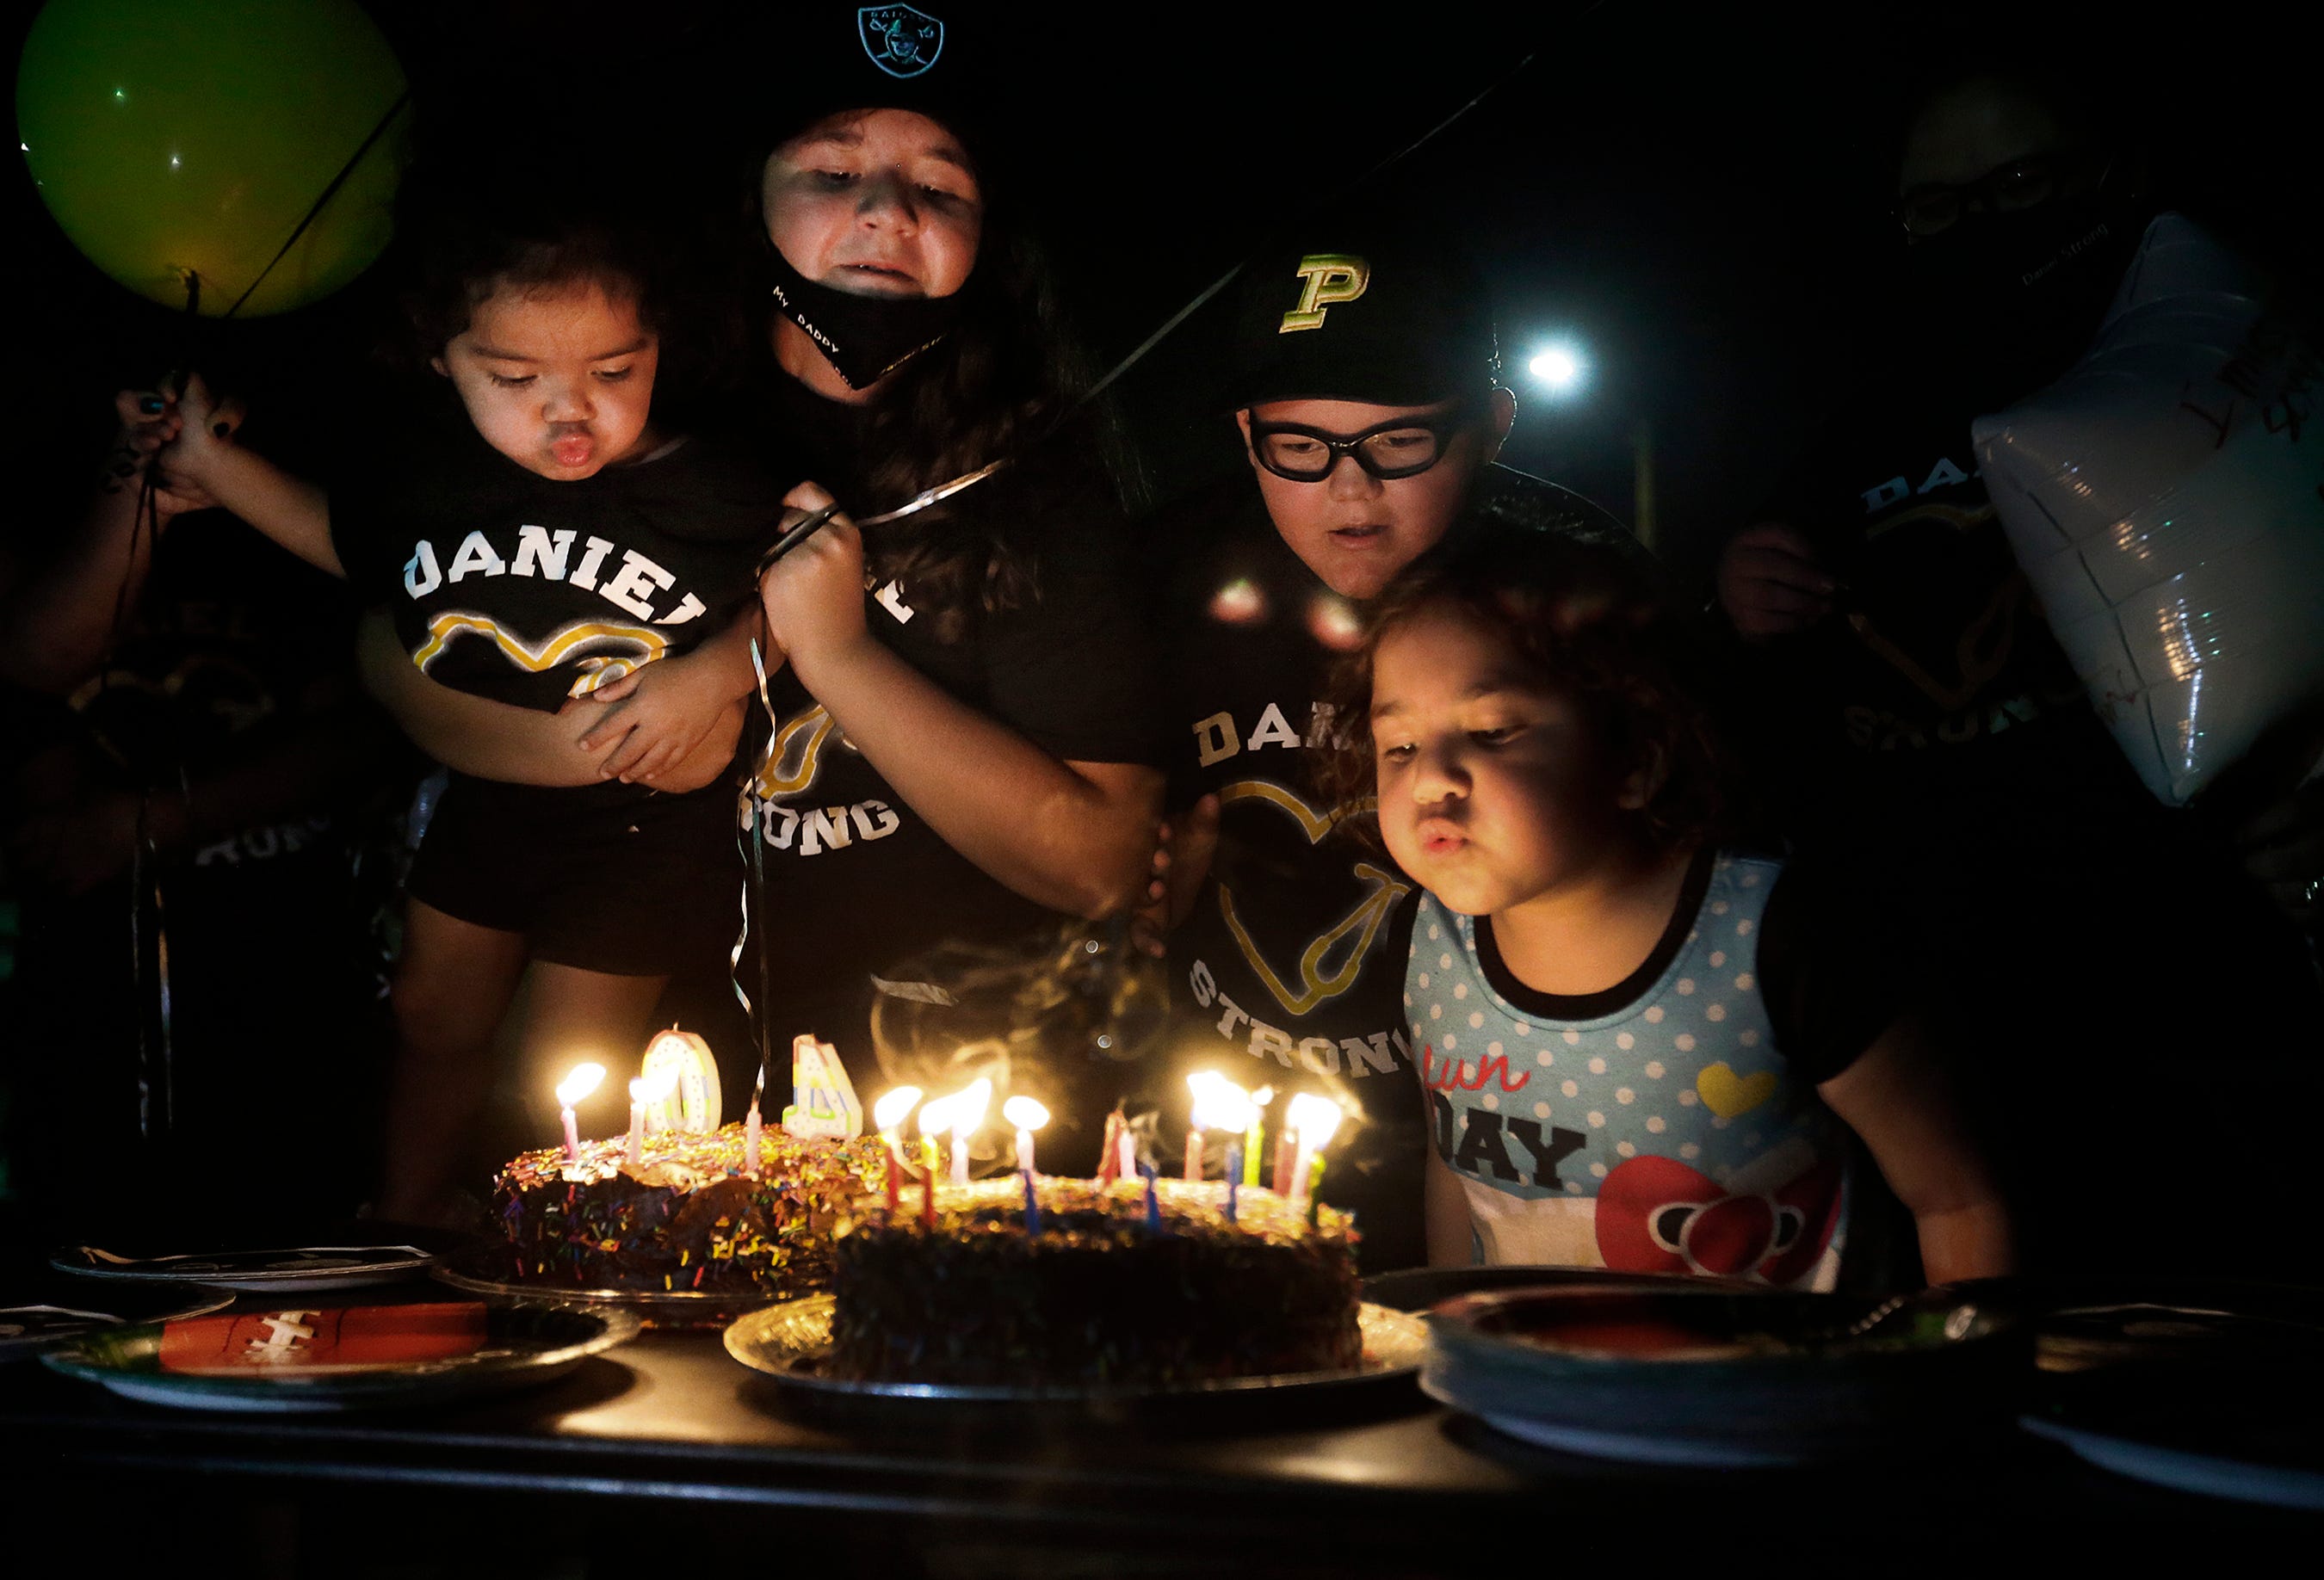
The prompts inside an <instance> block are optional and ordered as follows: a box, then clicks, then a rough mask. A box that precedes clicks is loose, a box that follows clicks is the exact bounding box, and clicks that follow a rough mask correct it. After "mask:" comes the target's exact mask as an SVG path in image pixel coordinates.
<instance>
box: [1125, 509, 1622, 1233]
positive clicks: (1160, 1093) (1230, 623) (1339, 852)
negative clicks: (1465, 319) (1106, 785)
mask: <svg viewBox="0 0 2324 1580" xmlns="http://www.w3.org/2000/svg"><path fill="white" fill-rule="evenodd" d="M1456 529H1457V530H1470V531H1473V530H1512V531H1519V530H1538V531H1557V532H1563V533H1569V534H1572V535H1574V536H1577V537H1585V538H1589V539H1591V540H1593V541H1612V540H1616V539H1618V540H1621V541H1625V542H1628V541H1630V539H1629V537H1628V534H1627V533H1625V532H1623V531H1622V529H1621V528H1620V527H1619V526H1618V524H1617V523H1615V522H1614V521H1613V520H1612V519H1610V518H1609V517H1608V516H1606V514H1605V512H1603V511H1602V510H1599V509H1598V508H1597V507H1596V506H1594V505H1591V504H1590V503H1589V502H1588V501H1584V500H1582V498H1580V497H1579V496H1578V495H1575V494H1572V493H1570V492H1568V491H1565V490H1563V489H1561V488H1558V487H1557V486H1555V485H1554V484H1552V483H1548V482H1542V481H1541V480H1539V479H1537V478H1532V477H1527V476H1525V475H1524V474H1523V473H1516V472H1512V471H1509V470H1508V469H1506V468H1502V467H1493V468H1489V469H1488V471H1487V472H1486V473H1485V474H1484V475H1483V476H1482V477H1481V478H1480V482H1479V484H1478V489H1477V493H1476V497H1475V498H1474V499H1473V500H1472V501H1471V504H1470V506H1469V510H1468V512H1467V515H1466V518H1465V519H1464V521H1463V523H1462V526H1461V527H1460V528H1456ZM1154 544H1155V547H1156V550H1157V554H1158V555H1160V556H1167V565H1168V568H1167V571H1164V572H1159V573H1157V581H1158V582H1159V583H1160V584H1161V585H1162V586H1163V587H1164V588H1165V589H1166V591H1165V592H1164V615H1163V621H1164V630H1165V632H1166V636H1165V638H1164V639H1165V643H1166V655H1167V656H1166V660H1165V666H1164V675H1165V684H1166V686H1167V695H1166V697H1165V699H1164V705H1165V713H1164V735H1163V739H1164V741H1165V744H1166V746H1167V749H1168V752H1169V757H1168V762H1169V767H1170V776H1171V795H1170V803H1171V804H1172V805H1173V806H1174V807H1184V806H1186V805H1188V804H1191V803H1192V802H1194V800H1195V799H1196V798H1197V797H1198V796H1201V795H1217V796H1218V797H1219V798H1220V802H1221V807H1220V816H1219V843H1218V850H1217V854H1216V855H1215V857H1214V858H1213V861H1212V866H1211V872H1210V876H1209V877H1208V878H1207V879H1206V880H1205V881H1204V883H1203V888H1202V892H1201V894H1200V895H1199V896H1197V898H1196V900H1195V902H1194V910H1193V911H1192V912H1191V913H1190V914H1188V916H1187V918H1186V920H1185V923H1182V924H1181V925H1180V927H1179V928H1178V930H1177V931H1176V933H1175V934H1174V935H1173V936H1172V938H1171V941H1170V968H1171V980H1172V983H1173V988H1172V991H1173V993H1174V995H1176V996H1177V1000H1178V1002H1177V1008H1178V1011H1179V1016H1180V1020H1181V1024H1182V1030H1181V1033H1180V1034H1179V1036H1178V1037H1177V1038H1176V1039H1175V1043H1176V1046H1177V1047H1178V1048H1179V1050H1180V1051H1181V1057H1180V1058H1179V1059H1177V1060H1176V1061H1173V1062H1172V1064H1171V1067H1170V1069H1169V1070H1168V1072H1167V1077H1166V1079H1163V1080H1162V1081H1160V1082H1157V1087H1156V1090H1155V1094H1154V1095H1155V1096H1156V1097H1157V1099H1158V1100H1159V1101H1160V1102H1161V1104H1162V1106H1163V1109H1164V1111H1165V1112H1166V1113H1168V1114H1176V1113H1179V1112H1181V1111H1183V1108H1184V1106H1185V1101H1186V1098H1185V1083H1184V1076H1185V1074H1186V1073H1190V1072H1192V1071H1193V1070H1199V1069H1221V1070H1223V1071H1224V1072H1225V1073H1226V1075H1227V1077H1228V1078H1229V1079H1231V1080H1233V1081H1235V1082H1236V1083H1237V1084H1239V1085H1241V1086H1245V1087H1250V1088H1257V1087H1259V1086H1262V1085H1272V1086H1273V1087H1274V1088H1275V1089H1276V1090H1277V1092H1283V1091H1285V1090H1286V1089H1298V1088H1305V1089H1314V1090H1318V1091H1325V1092H1328V1093H1329V1094H1330V1095H1331V1096H1332V1097H1333V1098H1334V1099H1335V1100H1337V1101H1338V1102H1340V1103H1341V1105H1342V1107H1346V1108H1350V1109H1351V1111H1352V1112H1353V1113H1354V1114H1357V1115H1360V1116H1361V1123H1360V1125H1357V1126H1356V1127H1354V1128H1353V1129H1352V1131H1351V1133H1348V1134H1345V1137H1344V1139H1343V1140H1342V1141H1340V1142H1337V1143H1335V1144H1334V1145H1333V1168H1332V1171H1331V1172H1330V1173H1329V1174H1328V1175H1327V1176H1326V1180H1325V1188H1324V1195H1325V1198H1326V1199H1328V1200H1330V1201H1331V1202H1332V1203H1333V1205H1335V1206H1341V1207H1346V1208H1351V1210H1354V1211H1355V1212H1356V1213H1357V1214H1358V1215H1359V1224H1360V1227H1361V1229H1362V1231H1363V1234H1364V1237H1365V1240H1364V1254H1365V1265H1366V1266H1367V1267H1368V1268H1385V1267H1394V1266H1399V1265H1409V1264H1411V1263H1416V1262H1418V1261H1420V1260H1422V1259H1423V1257H1424V1255H1425V1248H1424V1246H1423V1244H1422V1238H1421V1225H1420V1221H1419V1213H1418V1202H1419V1193H1418V1190H1417V1189H1416V1181H1417V1180H1418V1179H1419V1177H1420V1176H1419V1172H1418V1170H1419V1168H1420V1162H1421V1157H1422V1152H1421V1149H1422V1147H1423V1146H1424V1145H1425V1134H1424V1124H1423V1115H1422V1111H1421V1108H1420V1106H1419V1088H1418V1084H1417V1081H1416V1079H1415V1078H1414V1076H1413V1075H1412V1074H1411V1073H1410V1070H1411V1065H1412V1058H1413V1054H1412V1047H1411V1042H1410V1038H1409V1035H1408V1033H1407V1029H1406V1024H1405V1010H1404V977H1403V971H1404V961H1405V957H1406V953H1407V951H1408V945H1409V942H1410V940H1411V933H1412V918H1413V914H1414V910H1415V908H1416V905H1417V904H1418V896H1417V891H1416V889H1415V887H1414V886H1413V883H1412V880H1411V879H1410V878H1408V877H1406V876H1405V875H1404V874H1403V873H1402V872H1401V871H1399V870H1398V869H1397V866H1396V863H1395V862H1394V861H1393V860H1391V859H1389V858H1388V854H1387V852H1386V851H1384V850H1379V849H1378V848H1376V847H1374V846H1371V845H1369V844H1366V843H1364V842H1361V841H1359V840H1357V839H1356V838H1355V837H1354V836H1353V835H1352V834H1351V833H1350V832H1348V831H1345V830H1340V829H1337V827H1336V823H1337V821H1338V820H1336V819H1335V817H1334V815H1333V808H1332V807H1330V806H1328V805H1326V804H1323V799H1322V798H1321V797H1320V796H1319V795H1318V794H1317V792H1316V790H1315V788H1314V773H1313V769H1312V766H1311V764H1310V762H1309V758H1310V755H1311V752H1310V749H1312V748H1315V747H1318V746H1321V745H1323V743H1324V742H1325V741H1326V739H1328V737H1329V736H1330V734H1331V733H1332V728H1331V713H1330V704H1329V703H1328V702H1327V701H1326V700H1325V698H1326V691H1327V687H1328V684H1329V678H1330V674H1331V670H1332V668H1333V664H1334V662H1335V661H1336V660H1337V659H1338V658H1339V657H1340V656H1341V654H1342V652H1343V651H1344V650H1345V649H1346V648H1348V647H1349V646H1350V645H1351V643H1352V641H1353V638H1354V636H1355V632H1356V629H1357V623H1358V620H1359V611H1358V608H1357V606H1356V605H1354V604H1352V603H1351V602H1349V601H1348V600H1346V599H1343V598H1342V597H1340V596H1339V595H1338V594H1336V593H1334V592H1332V591H1331V589H1330V588H1328V587H1326V586H1325V585H1324V584H1323V582H1322V581H1320V580H1319V579H1318V578H1317V577H1316V575H1315V574H1314V572H1313V571H1311V570H1309V569H1308V568H1307V566H1306V565H1305V564H1304V563H1303V562H1302V561H1301V560H1300V559H1299V557H1298V556H1296V555H1295V554H1294V553H1292V551H1291V549H1290V547H1288V546H1287V545H1286V544H1285V543H1284V541H1283V538H1282V537H1281V535H1280V534H1279V533H1277V531H1276V529H1275V526H1274V523H1273V522H1272V521H1271V520H1270V519H1268V514H1267V509H1266V506H1265V504H1264V503H1263V502H1262V501H1261V499H1260V497H1259V493H1258V491H1256V490H1255V489H1253V488H1252V487H1251V485H1250V483H1249V482H1247V481H1245V480H1243V479H1240V478H1237V479H1235V480H1234V481H1233V482H1231V484H1229V485H1227V486H1224V487H1222V488H1219V489H1216V490H1213V491H1210V492H1207V493H1204V494H1203V495H1200V496H1198V497H1196V498H1195V499H1194V500H1192V501H1188V502H1187V503H1186V504H1185V505H1184V506H1182V507H1180V508H1178V509H1176V510H1173V511H1171V512H1169V513H1168V514H1167V516H1166V517H1165V519H1163V520H1162V521H1161V522H1160V523H1158V525H1157V528H1156V531H1155V534H1154ZM1277 1112H1280V1110H1279V1109H1277Z"/></svg>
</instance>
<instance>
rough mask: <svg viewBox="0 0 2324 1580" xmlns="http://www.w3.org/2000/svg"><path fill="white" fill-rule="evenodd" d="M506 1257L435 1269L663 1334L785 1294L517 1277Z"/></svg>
mask: <svg viewBox="0 0 2324 1580" xmlns="http://www.w3.org/2000/svg"><path fill="white" fill-rule="evenodd" d="M505 1262H506V1257H505V1255H504V1254H503V1253H502V1252H501V1250H500V1248H499V1247H498V1246H493V1247H490V1248H487V1249H485V1250H484V1251H479V1252H475V1253H471V1254H467V1255H465V1256H454V1257H450V1258H447V1260H445V1261H443V1262H440V1263H437V1264H436V1266H434V1267H432V1268H430V1269H429V1274H430V1276H432V1277H433V1278H435V1279H436V1281H438V1282H439V1283H447V1284H450V1285H451V1286H452V1287H453V1288H454V1289H456V1290H466V1291H468V1292H469V1293H471V1294H477V1295H498V1296H502V1297H504V1298H508V1299H513V1300H549V1301H554V1302H556V1303H557V1304H558V1305H563V1306H586V1307H588V1308H590V1309H601V1310H608V1311H626V1312H629V1313H630V1314H631V1315H632V1316H634V1317H635V1318H637V1319H638V1321H639V1323H640V1324H641V1326H643V1327H650V1328H652V1329H654V1330H656V1331H657V1332H663V1333H670V1332H681V1333H683V1332H694V1333H705V1332H712V1331H715V1330H716V1329H719V1328H722V1327H725V1326H726V1325H727V1324H728V1323H731V1322H733V1320H734V1319H735V1318H738V1317H742V1316H744V1315H746V1314H748V1313H750V1312H753V1311H757V1310H759V1309H761V1308H762V1307H765V1306H768V1305H771V1304H772V1303H774V1302H775V1301H776V1300H780V1299H781V1298H782V1297H780V1296H779V1295H768V1294H760V1293H757V1292H755V1291H751V1290H670V1291H661V1290H624V1289H611V1288H595V1287H592V1286H590V1285H586V1284H577V1283H563V1282H560V1281H558V1280H555V1279H546V1278H534V1279H512V1278H510V1277H508V1276H507V1272H506V1267H505Z"/></svg>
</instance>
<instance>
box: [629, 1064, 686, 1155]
mask: <svg viewBox="0 0 2324 1580" xmlns="http://www.w3.org/2000/svg"><path fill="white" fill-rule="evenodd" d="M677 1085H678V1073H677V1071H675V1070H667V1069H666V1070H663V1071H662V1072H661V1073H660V1074H659V1075H655V1076H642V1075H641V1076H640V1077H639V1078H638V1079H635V1080H633V1081H632V1082H631V1083H630V1157H629V1162H630V1167H632V1169H634V1168H636V1167H637V1166H638V1160H639V1158H640V1157H641V1155H643V1153H644V1151H645V1139H646V1109H647V1108H649V1107H651V1106H652V1105H653V1104H656V1103H659V1102H660V1101H661V1100H662V1099H663V1098H666V1097H668V1096H669V1094H670V1092H671V1091H672V1090H673V1089H675V1088H676V1087H677Z"/></svg>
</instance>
